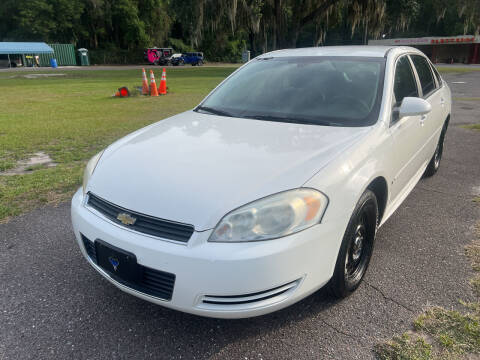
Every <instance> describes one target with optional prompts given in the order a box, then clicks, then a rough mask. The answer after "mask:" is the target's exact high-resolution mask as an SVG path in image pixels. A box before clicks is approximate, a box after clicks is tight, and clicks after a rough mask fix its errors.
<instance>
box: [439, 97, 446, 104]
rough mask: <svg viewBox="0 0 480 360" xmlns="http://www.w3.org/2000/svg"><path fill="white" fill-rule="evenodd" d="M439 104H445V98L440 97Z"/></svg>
mask: <svg viewBox="0 0 480 360" xmlns="http://www.w3.org/2000/svg"><path fill="white" fill-rule="evenodd" d="M440 105H442V106H445V99H444V98H441V99H440Z"/></svg>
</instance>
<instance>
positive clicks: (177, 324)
mask: <svg viewBox="0 0 480 360" xmlns="http://www.w3.org/2000/svg"><path fill="white" fill-rule="evenodd" d="M444 77H445V78H446V80H447V81H448V82H449V83H450V86H451V88H452V90H453V96H454V98H457V100H455V101H454V109H453V114H452V120H451V122H450V127H449V130H448V132H447V137H446V144H445V149H444V157H443V160H442V164H441V168H440V170H439V172H438V173H437V174H436V175H435V176H434V177H433V178H430V179H422V180H421V181H420V182H419V184H418V185H417V186H416V187H415V189H414V191H413V192H412V193H411V194H410V196H408V198H407V199H406V200H405V202H404V203H403V204H402V205H401V207H400V208H399V209H398V210H397V212H396V213H395V214H394V215H393V216H392V217H391V218H390V219H389V220H388V221H387V222H386V223H385V225H384V226H383V227H382V228H381V229H380V230H379V232H378V236H377V242H376V246H375V250H374V255H373V259H372V262H371V265H370V268H369V270H368V272H367V275H366V278H365V281H364V282H363V283H362V285H361V286H360V288H359V289H358V290H357V291H356V292H355V293H354V294H353V295H352V296H350V297H349V298H347V299H345V300H343V301H335V300H334V299H332V298H331V297H329V295H328V294H326V292H324V291H322V290H320V291H319V292H317V293H315V294H313V295H312V296H310V297H308V298H306V299H304V300H303V301H301V302H299V303H297V304H295V305H293V306H291V307H289V308H287V309H284V310H282V311H279V312H276V313H273V314H270V315H266V316H262V317H258V318H252V319H242V320H216V319H208V318H202V317H198V316H193V315H188V314H183V313H180V312H176V311H173V310H168V309H165V308H162V307H160V306H157V305H153V304H150V303H148V302H145V301H143V300H140V299H137V298H135V297H132V296H130V295H127V294H125V293H123V292H121V291H120V290H118V289H117V288H115V287H114V286H113V285H111V284H110V283H108V282H107V281H106V280H104V279H102V278H101V277H100V275H99V274H97V273H96V272H95V271H94V270H93V269H92V268H90V266H89V265H88V264H87V262H86V261H85V259H83V257H82V256H81V254H80V250H79V249H78V246H77V244H76V243H75V241H74V236H73V233H72V228H71V224H70V214H69V204H68V203H65V204H61V205H60V206H58V207H51V206H47V207H43V208H39V209H37V210H34V211H32V212H30V213H27V214H25V215H22V216H19V217H17V218H14V219H12V220H11V221H10V222H8V223H6V224H2V225H0V359H66V358H72V359H132V358H135V359H143V358H152V359H205V358H209V359H369V358H373V356H374V354H373V352H372V347H373V345H374V344H376V343H378V342H379V341H382V340H384V339H387V338H389V337H391V336H392V335H394V334H400V333H402V332H403V331H405V330H407V329H409V328H410V327H411V323H412V319H413V318H414V317H415V316H416V315H417V314H419V313H420V312H421V311H422V309H424V308H425V306H428V305H440V306H444V307H447V308H460V307H461V305H460V304H459V300H460V299H463V300H467V301H468V300H472V299H473V296H474V295H473V293H472V291H471V289H470V286H469V284H468V279H469V278H471V277H472V270H471V267H470V265H469V263H468V261H467V259H466V258H465V255H464V246H465V245H466V244H467V243H469V242H470V241H471V240H472V239H473V226H474V223H475V221H476V220H477V219H479V218H480V211H479V209H478V205H477V204H475V203H474V202H473V201H472V198H473V197H474V196H475V195H479V194H480V160H479V156H480V132H475V131H472V130H467V129H464V128H462V127H460V126H459V125H461V124H468V123H473V122H478V119H479V117H480V110H479V105H480V102H479V99H480V72H475V73H464V74H448V75H446V76H444ZM472 98H473V100H472ZM475 98H476V100H475Z"/></svg>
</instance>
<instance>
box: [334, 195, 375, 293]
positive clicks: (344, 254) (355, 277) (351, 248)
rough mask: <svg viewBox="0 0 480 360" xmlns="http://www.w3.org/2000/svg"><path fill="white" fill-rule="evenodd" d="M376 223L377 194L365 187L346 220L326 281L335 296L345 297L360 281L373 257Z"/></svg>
mask: <svg viewBox="0 0 480 360" xmlns="http://www.w3.org/2000/svg"><path fill="white" fill-rule="evenodd" d="M377 223H378V203H377V198H376V196H375V194H374V193H373V192H372V191H370V190H366V191H365V192H364V193H363V195H362V196H361V197H360V200H359V201H358V203H357V206H356V207H355V209H354V211H353V214H352V216H351V217H350V221H349V222H348V225H347V229H346V231H345V235H344V236H343V240H342V245H341V246H340V251H339V253H338V257H337V262H336V264H335V270H334V273H333V276H332V278H331V280H330V283H329V288H330V291H331V293H332V294H333V295H334V296H335V297H338V298H344V297H347V296H348V295H350V294H351V293H352V292H354V291H355V289H356V288H357V287H358V286H359V285H360V283H361V282H362V279H363V277H364V275H365V273H366V271H367V268H368V264H369V263H370V258H371V257H372V252H373V244H374V242H375V234H376V231H377Z"/></svg>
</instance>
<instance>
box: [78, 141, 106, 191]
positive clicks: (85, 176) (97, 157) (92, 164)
mask: <svg viewBox="0 0 480 360" xmlns="http://www.w3.org/2000/svg"><path fill="white" fill-rule="evenodd" d="M104 151H105V150H102V151H100V152H99V153H98V154H97V155H95V156H93V157H92V158H91V159H90V160H89V161H88V163H87V166H86V167H85V171H84V172H83V193H84V194H85V189H86V188H87V184H88V180H89V179H90V176H92V174H93V171H94V170H95V168H96V167H97V164H98V160H100V158H101V157H102V155H103V152H104Z"/></svg>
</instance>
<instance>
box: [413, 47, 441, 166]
mask: <svg viewBox="0 0 480 360" xmlns="http://www.w3.org/2000/svg"><path fill="white" fill-rule="evenodd" d="M410 58H411V59H412V62H413V65H414V68H415V70H416V73H417V76H418V80H419V81H420V87H421V89H422V91H421V92H422V97H423V99H425V100H426V101H428V102H429V103H430V105H432V111H430V113H428V114H426V115H423V116H422V117H421V125H422V129H421V131H422V133H423V136H424V143H423V145H422V158H423V159H424V162H426V161H430V159H431V158H432V156H433V154H434V152H435V149H436V147H437V143H438V139H439V137H440V131H441V129H442V125H443V122H444V120H445V116H444V110H445V95H444V94H443V92H442V91H441V89H440V88H439V86H438V84H437V81H436V80H435V77H434V74H433V72H432V69H431V67H430V64H429V63H428V60H427V59H426V58H425V57H424V56H421V55H410Z"/></svg>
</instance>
